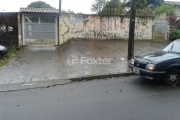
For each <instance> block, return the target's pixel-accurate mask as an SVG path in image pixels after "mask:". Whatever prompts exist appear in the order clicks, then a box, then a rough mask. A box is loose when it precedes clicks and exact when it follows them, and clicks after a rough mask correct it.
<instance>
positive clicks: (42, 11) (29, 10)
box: [20, 8, 59, 13]
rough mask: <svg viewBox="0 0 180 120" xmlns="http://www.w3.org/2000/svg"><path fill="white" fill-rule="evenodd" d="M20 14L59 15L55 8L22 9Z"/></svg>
mask: <svg viewBox="0 0 180 120" xmlns="http://www.w3.org/2000/svg"><path fill="white" fill-rule="evenodd" d="M20 12H24V13H59V10H58V9H55V8H20Z"/></svg>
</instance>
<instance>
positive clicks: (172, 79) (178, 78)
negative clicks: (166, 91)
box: [165, 69, 180, 86]
mask: <svg viewBox="0 0 180 120" xmlns="http://www.w3.org/2000/svg"><path fill="white" fill-rule="evenodd" d="M179 82H180V70H178V69H171V70H169V71H168V73H167V75H166V78H165V83H166V84H167V85H170V86H176V85H178V84H179Z"/></svg>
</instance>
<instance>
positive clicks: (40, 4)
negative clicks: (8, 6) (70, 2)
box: [27, 1, 53, 8]
mask: <svg viewBox="0 0 180 120" xmlns="http://www.w3.org/2000/svg"><path fill="white" fill-rule="evenodd" d="M27 7H31V8H53V7H52V6H51V5H49V4H47V3H45V2H43V1H36V2H32V3H30V4H29V5H28V6H27Z"/></svg>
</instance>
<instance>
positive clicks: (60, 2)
mask: <svg viewBox="0 0 180 120" xmlns="http://www.w3.org/2000/svg"><path fill="white" fill-rule="evenodd" d="M60 15H61V0H59V16H60Z"/></svg>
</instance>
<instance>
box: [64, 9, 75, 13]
mask: <svg viewBox="0 0 180 120" xmlns="http://www.w3.org/2000/svg"><path fill="white" fill-rule="evenodd" d="M61 13H71V14H75V12H73V11H71V10H70V9H68V11H65V10H61Z"/></svg>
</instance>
